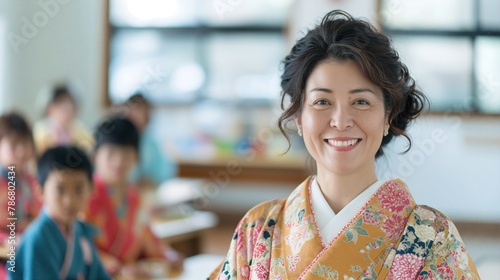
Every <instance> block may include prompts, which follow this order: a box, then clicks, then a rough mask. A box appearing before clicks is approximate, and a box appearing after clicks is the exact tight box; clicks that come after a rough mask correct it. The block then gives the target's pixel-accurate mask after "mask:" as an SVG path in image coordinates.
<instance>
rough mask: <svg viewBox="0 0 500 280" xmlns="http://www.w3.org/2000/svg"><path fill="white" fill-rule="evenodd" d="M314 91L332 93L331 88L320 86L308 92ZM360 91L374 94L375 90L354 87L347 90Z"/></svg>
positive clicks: (352, 92) (351, 91)
mask: <svg viewBox="0 0 500 280" xmlns="http://www.w3.org/2000/svg"><path fill="white" fill-rule="evenodd" d="M315 91H319V92H325V93H333V90H331V89H329V88H321V87H317V88H313V89H311V90H310V91H309V92H315ZM361 92H371V93H373V94H375V92H374V91H373V90H371V89H369V88H356V89H352V90H350V91H349V93H351V94H354V93H361Z"/></svg>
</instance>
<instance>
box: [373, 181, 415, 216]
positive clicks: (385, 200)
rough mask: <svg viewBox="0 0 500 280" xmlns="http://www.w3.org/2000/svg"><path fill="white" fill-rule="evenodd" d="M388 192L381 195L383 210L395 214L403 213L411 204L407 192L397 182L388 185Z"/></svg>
mask: <svg viewBox="0 0 500 280" xmlns="http://www.w3.org/2000/svg"><path fill="white" fill-rule="evenodd" d="M386 188H387V191H385V192H380V193H379V196H378V198H379V201H380V203H381V205H382V208H384V209H388V210H389V211H391V212H393V213H401V211H403V209H404V208H405V207H406V206H407V205H408V204H409V203H410V198H409V197H408V195H406V194H407V191H406V190H405V189H404V188H402V187H401V186H400V185H399V184H397V183H396V182H395V181H390V182H388V183H387V184H386Z"/></svg>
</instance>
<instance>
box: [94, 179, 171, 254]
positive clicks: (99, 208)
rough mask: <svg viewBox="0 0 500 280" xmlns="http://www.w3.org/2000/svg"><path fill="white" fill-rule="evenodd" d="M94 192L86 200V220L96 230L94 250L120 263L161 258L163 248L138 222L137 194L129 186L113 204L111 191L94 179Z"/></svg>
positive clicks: (150, 232)
mask: <svg viewBox="0 0 500 280" xmlns="http://www.w3.org/2000/svg"><path fill="white" fill-rule="evenodd" d="M94 184H95V190H94V193H93V195H92V197H91V199H90V203H89V207H88V211H87V215H86V218H87V220H88V221H89V222H90V223H91V224H93V225H94V226H96V227H97V228H98V229H99V230H100V234H98V235H97V238H96V245H97V247H98V249H99V250H100V251H101V252H103V253H105V254H109V255H111V256H113V257H115V258H117V259H118V260H119V261H121V262H123V263H130V262H135V261H137V260H138V259H140V258H164V253H163V250H164V245H163V244H162V243H161V241H160V240H159V239H158V238H157V237H156V236H154V235H153V233H152V231H151V229H150V227H149V226H148V224H146V223H145V222H141V221H140V219H139V212H140V194H139V193H138V191H137V190H136V189H135V188H134V187H132V186H130V187H128V188H127V193H126V195H125V198H124V201H121V202H120V201H114V200H113V199H112V196H111V192H112V190H111V189H110V188H109V187H108V186H107V185H106V183H105V182H104V181H103V180H102V179H101V178H100V177H99V175H97V174H95V175H94Z"/></svg>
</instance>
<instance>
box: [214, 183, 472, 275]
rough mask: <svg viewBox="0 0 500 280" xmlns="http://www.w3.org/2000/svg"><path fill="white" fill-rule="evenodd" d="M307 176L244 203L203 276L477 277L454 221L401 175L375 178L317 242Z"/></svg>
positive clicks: (319, 232) (319, 235) (318, 237)
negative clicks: (277, 196) (286, 192)
mask: <svg viewBox="0 0 500 280" xmlns="http://www.w3.org/2000/svg"><path fill="white" fill-rule="evenodd" d="M313 180H314V177H311V178H308V179H307V180H305V181H304V182H303V183H302V184H301V185H300V186H298V187H297V188H296V189H295V190H294V191H293V192H292V194H291V195H290V196H289V197H288V198H287V199H282V200H274V201H270V202H265V203H263V204H260V205H258V206H256V207H254V208H253V209H251V210H250V211H249V212H248V213H247V214H246V215H245V216H244V217H243V219H242V220H241V221H240V223H239V224H238V226H237V228H236V231H235V234H234V236H233V239H232V242H231V245H230V249H229V253H228V255H227V257H226V259H225V260H224V261H223V262H222V263H221V264H220V265H219V267H218V268H216V270H214V272H212V274H211V275H210V278H209V279H479V275H478V273H477V270H476V268H475V266H474V264H473V262H472V260H471V258H470V256H469V254H468V253H467V251H466V250H465V246H464V244H463V242H462V240H461V238H460V236H459V234H458V232H457V229H456V228H455V226H454V224H453V223H452V222H451V221H450V220H449V219H448V218H447V217H446V216H445V215H444V214H442V213H441V212H439V211H437V210H435V209H432V208H430V207H427V206H419V205H416V203H415V201H414V200H413V197H412V196H411V194H410V192H409V190H408V188H407V186H406V185H405V184H404V183H403V182H402V181H400V180H389V181H386V182H383V183H381V184H380V186H379V187H378V189H376V191H374V192H373V194H372V195H370V196H369V197H367V200H366V203H364V204H362V206H361V208H360V209H359V210H358V211H357V212H355V213H356V214H354V215H353V216H351V217H350V220H347V223H346V224H345V225H344V226H343V228H342V227H340V228H339V231H337V232H338V233H337V232H335V234H333V235H332V238H331V240H330V241H329V242H328V243H324V242H323V239H322V236H321V230H320V229H319V228H318V226H317V220H316V218H317V217H316V216H317V215H316V214H315V212H314V208H313V207H312V206H311V205H312V204H313V203H312V202H311V184H312V181H313ZM341 212H342V211H341ZM341 212H339V213H341Z"/></svg>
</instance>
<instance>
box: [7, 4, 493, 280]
mask: <svg viewBox="0 0 500 280" xmlns="http://www.w3.org/2000/svg"><path fill="white" fill-rule="evenodd" d="M333 9H344V10H346V11H347V12H349V13H351V14H352V15H354V16H355V17H363V18H366V19H367V20H369V21H370V22H372V23H374V24H375V25H376V26H377V27H378V28H379V29H380V30H383V32H385V33H386V34H388V35H389V36H390V37H391V38H392V40H393V42H394V45H395V47H396V49H397V50H398V51H399V53H400V55H401V57H402V60H403V61H404V62H405V63H406V64H407V66H408V68H409V69H410V73H412V75H413V76H414V77H415V79H416V81H417V84H418V85H419V86H420V87H421V89H422V90H423V91H424V92H425V93H426V94H427V95H428V97H429V98H430V100H431V102H432V104H431V107H430V111H429V112H428V113H425V114H424V115H423V116H422V117H421V118H420V119H419V120H418V121H417V122H416V123H415V124H414V125H413V126H412V127H411V129H410V134H411V136H412V138H413V141H414V142H413V146H412V149H411V150H410V151H409V152H408V153H406V154H401V152H402V151H404V150H405V148H406V143H405V142H404V141H395V142H394V143H392V144H391V145H390V146H389V147H388V149H387V152H386V155H385V156H384V157H382V158H381V159H380V160H379V161H378V166H377V167H378V170H377V171H378V173H379V176H381V177H399V178H402V179H403V180H404V181H405V182H406V183H407V184H408V185H409V186H410V189H411V191H412V193H413V195H414V197H415V199H416V201H417V203H419V204H427V205H430V206H432V207H434V208H437V209H439V210H441V211H443V212H444V213H445V214H447V215H448V216H449V217H451V218H452V219H453V220H454V221H455V222H456V224H457V226H458V228H459V230H460V231H461V234H462V236H463V238H464V239H465V241H466V245H467V246H468V249H469V251H470V253H471V255H472V257H473V259H474V260H475V261H476V262H477V263H478V264H481V263H487V262H488V261H489V260H491V259H495V258H497V259H498V258H500V203H498V201H499V200H500V172H499V171H500V17H498V11H500V2H499V1H496V0H441V1H431V0H418V1H417V0H406V1H398V0H308V1H306V0H275V1H264V0H182V1H181V0H109V1H108V0H106V1H103V0H86V1H77V0H39V1H35V0H22V1H1V2H0V36H1V37H2V38H5V39H4V40H2V41H1V42H0V113H4V112H6V111H9V110H12V109H16V110H18V111H21V112H22V113H24V114H25V115H26V116H27V117H28V118H29V119H30V121H32V122H35V121H36V120H38V119H40V118H41V117H42V115H43V108H44V106H45V103H44V102H45V101H44V100H45V97H44V94H43V92H44V89H46V88H47V87H48V86H50V85H53V84H57V83H65V84H68V85H70V86H71V88H72V89H73V91H74V92H75V94H76V96H77V100H78V103H79V113H78V114H79V119H80V120H81V121H82V122H83V123H84V124H85V125H86V126H87V127H89V128H93V127H94V126H95V125H96V123H97V121H98V120H99V119H100V118H101V117H103V116H104V115H105V114H106V112H107V111H108V110H109V108H110V107H111V106H112V105H113V104H116V103H120V102H123V101H125V100H126V99H127V98H128V97H130V96H131V95H132V94H133V93H135V92H138V91H139V92H142V93H144V94H145V96H146V97H147V98H148V99H149V100H150V101H151V103H152V104H153V111H152V115H151V120H150V124H149V125H150V131H151V132H152V136H153V137H154V138H155V139H156V140H157V142H158V143H159V144H160V147H161V151H162V153H164V154H165V155H166V156H168V157H170V158H172V159H173V161H174V162H175V164H176V170H177V174H176V176H175V177H174V178H171V179H169V180H168V181H165V182H163V184H159V185H160V190H162V188H161V187H162V186H163V190H165V191H164V195H165V196H167V197H168V198H165V199H166V200H168V199H169V198H172V196H175V195H178V194H179V193H181V192H182V191H183V190H184V191H185V190H186V189H189V190H190V191H188V192H185V193H183V195H184V196H182V197H180V198H179V199H178V201H177V202H186V201H191V204H190V207H191V208H190V209H194V210H195V211H200V212H203V213H210V214H213V216H210V218H202V219H210V221H211V222H210V223H207V226H206V227H204V228H201V229H200V228H194V229H192V230H189V229H187V230H185V231H183V232H181V233H182V234H181V233H173V234H170V235H171V236H170V235H169V236H168V237H169V238H172V239H173V240H174V241H176V242H179V243H182V242H184V244H183V245H179V246H184V249H185V250H187V251H189V252H188V254H189V255H195V254H200V253H202V254H210V255H216V256H217V255H224V254H225V252H226V251H227V248H228V245H229V241H230V237H231V235H232V230H233V229H234V227H235V225H236V223H237V221H238V220H239V218H240V217H241V216H242V215H243V214H244V213H245V212H246V211H247V210H248V209H249V208H251V207H252V206H253V205H256V204H258V203H260V202H263V201H265V200H268V199H274V198H281V197H286V196H287V195H288V194H289V193H290V192H291V190H293V189H294V188H295V187H296V186H297V185H298V184H299V183H300V182H301V181H303V180H304V179H305V178H306V176H307V175H308V174H310V172H311V171H310V168H309V166H310V164H309V163H308V160H307V159H308V156H307V152H306V150H305V147H304V145H303V143H302V142H301V139H300V138H298V137H296V136H294V135H295V134H294V133H293V132H292V133H291V142H292V146H291V149H290V151H288V153H286V154H285V155H283V152H284V151H285V150H286V148H287V142H286V140H285V138H284V137H283V136H282V135H281V134H280V133H279V130H278V129H277V118H278V117H279V115H280V113H281V109H280V107H279V104H280V101H281V98H280V87H279V82H280V73H281V72H280V69H281V68H280V61H281V60H282V59H283V58H284V56H285V55H286V54H287V52H288V51H289V50H290V48H291V46H292V45H293V44H294V42H295V41H296V40H297V39H298V38H300V37H301V35H303V34H304V33H305V32H306V31H307V29H308V28H310V27H312V26H314V24H315V23H317V22H318V21H319V19H320V18H321V17H322V16H323V15H324V14H325V13H326V12H328V11H330V10H333ZM292 130H293V128H292ZM172 186H173V187H172ZM171 188H173V189H171ZM181 188H183V189H182V190H181ZM173 200H175V199H173ZM177 202H169V203H173V204H175V203H177ZM184 212H185V211H184ZM187 223H188V224H189V223H193V222H192V221H191V222H187ZM185 224H186V223H185ZM175 226H179V225H178V224H176V225H174V227H175ZM184 226H185V225H184ZM169 227H170V228H171V227H172V224H170V225H169ZM181 227H182V225H181ZM216 259H217V258H216ZM492 279H493V278H492Z"/></svg>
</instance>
